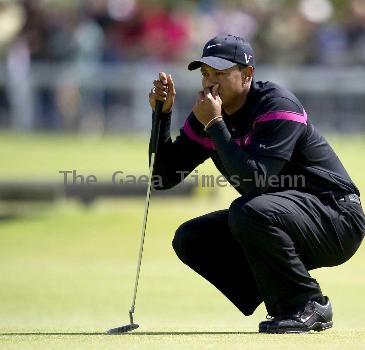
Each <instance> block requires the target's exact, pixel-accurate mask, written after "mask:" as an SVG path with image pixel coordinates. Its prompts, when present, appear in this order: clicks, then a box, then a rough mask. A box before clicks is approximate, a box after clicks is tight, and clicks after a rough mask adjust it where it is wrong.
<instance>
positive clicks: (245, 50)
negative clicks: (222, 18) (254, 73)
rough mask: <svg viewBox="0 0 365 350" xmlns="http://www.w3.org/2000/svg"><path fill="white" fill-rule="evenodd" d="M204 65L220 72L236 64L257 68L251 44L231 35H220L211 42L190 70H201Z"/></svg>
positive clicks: (192, 63) (191, 65)
mask: <svg viewBox="0 0 365 350" xmlns="http://www.w3.org/2000/svg"><path fill="white" fill-rule="evenodd" d="M203 63H205V64H207V65H208V66H210V67H213V68H215V69H218V70H223V69H228V68H231V67H233V66H235V65H236V64H242V65H244V66H252V67H255V59H254V53H253V49H252V47H251V45H250V43H249V42H248V41H246V40H244V39H242V38H240V37H238V36H234V35H231V34H225V35H218V36H216V37H215V38H213V39H211V40H209V41H208V42H207V43H206V44H205V46H204V49H203V54H202V57H201V58H200V59H198V60H195V61H193V62H190V63H189V65H188V69H189V70H194V69H197V68H200V67H201V66H202V64H203Z"/></svg>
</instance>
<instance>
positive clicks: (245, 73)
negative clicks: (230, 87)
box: [241, 66, 253, 83]
mask: <svg viewBox="0 0 365 350" xmlns="http://www.w3.org/2000/svg"><path fill="white" fill-rule="evenodd" d="M241 75H242V81H243V82H244V83H246V82H248V81H250V80H251V79H252V77H253V67H252V66H247V67H245V68H244V69H241Z"/></svg>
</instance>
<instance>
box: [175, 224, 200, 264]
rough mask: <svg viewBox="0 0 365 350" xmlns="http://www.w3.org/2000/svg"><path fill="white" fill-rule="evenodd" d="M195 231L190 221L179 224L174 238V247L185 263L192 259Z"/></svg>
mask: <svg viewBox="0 0 365 350" xmlns="http://www.w3.org/2000/svg"><path fill="white" fill-rule="evenodd" d="M194 245H196V244H194V231H193V228H192V227H191V224H190V223H189V222H185V223H183V224H182V225H180V226H179V228H178V229H177V230H176V232H175V236H174V239H173V240H172V247H173V249H174V251H175V253H176V255H177V256H178V257H179V259H180V260H182V261H183V262H184V263H187V261H189V260H190V259H191V256H192V254H193V251H194Z"/></svg>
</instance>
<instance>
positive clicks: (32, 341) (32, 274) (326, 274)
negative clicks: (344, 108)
mask: <svg viewBox="0 0 365 350" xmlns="http://www.w3.org/2000/svg"><path fill="white" fill-rule="evenodd" d="M330 139H331V141H333V145H334V147H335V149H336V150H337V151H338V153H339V154H340V157H341V159H343V161H344V163H345V165H346V167H347V168H348V171H349V173H350V174H351V176H352V177H353V178H354V180H355V181H356V182H357V184H358V185H359V187H360V189H361V190H362V191H365V182H364V177H363V174H364V170H365V162H364V150H365V141H364V137H361V136H358V137H352V138H343V137H339V136H332V137H330ZM144 142H145V138H144V137H143V136H141V137H140V138H139V139H133V138H132V137H130V138H128V139H124V138H123V139H122V138H119V137H108V138H105V139H98V138H96V137H86V138H82V139H80V140H79V139H78V138H75V137H71V136H69V137H66V138H64V137H61V136H49V135H48V136H44V135H37V137H36V138H34V137H32V136H27V135H20V136H19V135H15V134H14V135H5V134H4V135H2V136H1V137H0V157H3V156H4V157H3V159H4V160H3V159H2V158H0V159H2V169H1V172H0V178H2V179H9V178H12V177H13V175H14V174H16V173H17V172H21V174H23V176H22V177H19V180H21V179H29V178H33V177H35V178H36V179H39V178H47V177H48V176H52V174H53V172H54V171H55V170H57V168H59V163H58V162H59V161H60V162H61V163H62V166H64V167H71V166H73V167H75V168H76V169H79V164H82V169H83V171H87V172H91V173H92V172H93V171H96V170H100V174H104V175H105V176H107V174H108V172H110V171H111V170H114V169H115V168H114V167H115V166H116V165H117V166H119V165H120V164H122V165H124V164H125V165H126V166H127V167H128V168H129V169H131V171H134V172H136V173H142V172H146V171H147V170H146V164H145V162H146V155H145V151H146V145H145V144H144ZM96 145H97V146H98V147H96V148H94V146H96ZM90 147H91V149H92V151H90ZM120 149H122V150H123V151H120V152H119V150H120ZM24 150H26V153H27V154H28V157H26V155H24V154H23V153H24V152H25V151H24ZM21 154H23V158H21V159H22V161H18V156H20V157H21ZM30 158H31V159H32V161H29V159H30ZM14 159H17V161H16V162H14ZM13 163H15V164H13ZM204 170H205V171H211V170H212V166H211V165H209V164H208V165H207V166H205V167H204ZM55 178H57V176H56V177H55ZM235 196H236V194H235V193H234V192H233V191H231V190H228V189H227V190H224V191H220V192H219V193H218V195H217V196H215V197H208V196H198V197H196V198H194V199H174V198H171V199H158V198H154V197H152V202H151V208H150V213H149V222H148V229H147V236H146V241H145V250H144V257H143V265H142V272H141V280H140V285H139V294H138V297H137V307H136V312H135V317H136V322H137V323H139V324H140V328H139V329H137V330H136V331H135V332H134V333H131V334H126V335H122V336H106V335H104V334H102V333H103V332H104V331H105V330H107V329H108V328H111V327H116V326H120V325H123V324H126V323H128V310H129V307H130V302H131V297H132V289H133V284H134V277H135V269H136V260H137V254H138V248H139V239H140V230H141V221H142V216H143V208H144V198H141V199H128V200H113V201H111V200H105V201H99V202H96V203H94V204H93V205H92V206H91V207H89V208H85V207H83V206H81V205H79V204H78V203H77V202H74V201H59V202H57V203H55V204H53V205H47V206H46V207H40V208H39V207H33V206H32V207H31V208H27V210H26V211H24V212H21V213H20V214H21V216H19V217H17V218H15V219H12V220H5V219H4V220H2V221H0V278H1V280H0V348H1V349H17V350H18V349H120V348H124V349H149V350H150V349H243V348H244V349H246V348H247V349H268V348H270V349H293V348H294V347H298V348H303V349H316V350H317V349H360V348H363V347H364V344H365V303H364V302H363V296H364V295H365V280H364V278H363V266H364V264H365V256H364V247H361V248H360V250H359V252H358V253H357V254H356V255H355V256H354V257H353V258H352V259H351V260H350V261H349V262H348V263H346V264H344V265H342V266H339V267H335V268H330V269H320V270H318V271H313V273H312V274H313V275H314V277H315V278H317V280H319V282H320V283H321V286H322V289H323V291H324V292H325V293H326V294H328V295H329V296H330V297H331V300H332V302H333V307H334V322H335V327H334V328H333V329H332V330H329V331H326V332H323V333H315V334H306V335H280V336H278V335H273V336H269V335H261V334H256V333H255V332H256V331H257V324H258V322H259V321H261V320H262V319H264V318H265V314H266V312H265V310H264V308H263V307H260V308H259V310H257V312H256V313H255V314H254V315H253V316H251V317H244V316H243V315H242V314H240V312H239V311H238V310H237V309H235V307H234V306H232V305H231V304H230V302H228V301H227V300H226V299H225V298H224V297H223V296H222V295H221V294H220V293H219V292H218V291H217V290H215V288H214V287H212V286H211V285H210V284H209V283H208V282H206V281H205V280H203V279H202V278H200V277H199V276H198V275H196V274H195V273H193V272H192V271H191V270H189V269H188V268H187V267H186V266H185V265H183V264H182V263H181V262H180V261H179V260H178V259H177V258H176V257H175V255H174V252H173V250H172V248H171V240H172V237H173V234H174V231H175V229H176V228H177V226H178V225H179V224H180V223H182V222H184V221H185V220H187V219H190V218H192V217H194V216H198V215H200V214H203V213H206V212H208V211H213V210H216V209H220V208H226V207H227V206H228V205H229V203H230V201H231V200H232V199H233V198H234V197H235ZM3 205H4V204H3ZM91 333H95V334H91Z"/></svg>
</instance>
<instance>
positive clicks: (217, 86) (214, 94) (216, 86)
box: [212, 84, 219, 98]
mask: <svg viewBox="0 0 365 350" xmlns="http://www.w3.org/2000/svg"><path fill="white" fill-rule="evenodd" d="M218 89H219V84H215V85H214V86H213V89H212V95H213V97H214V98H216V97H217V96H218Z"/></svg>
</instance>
